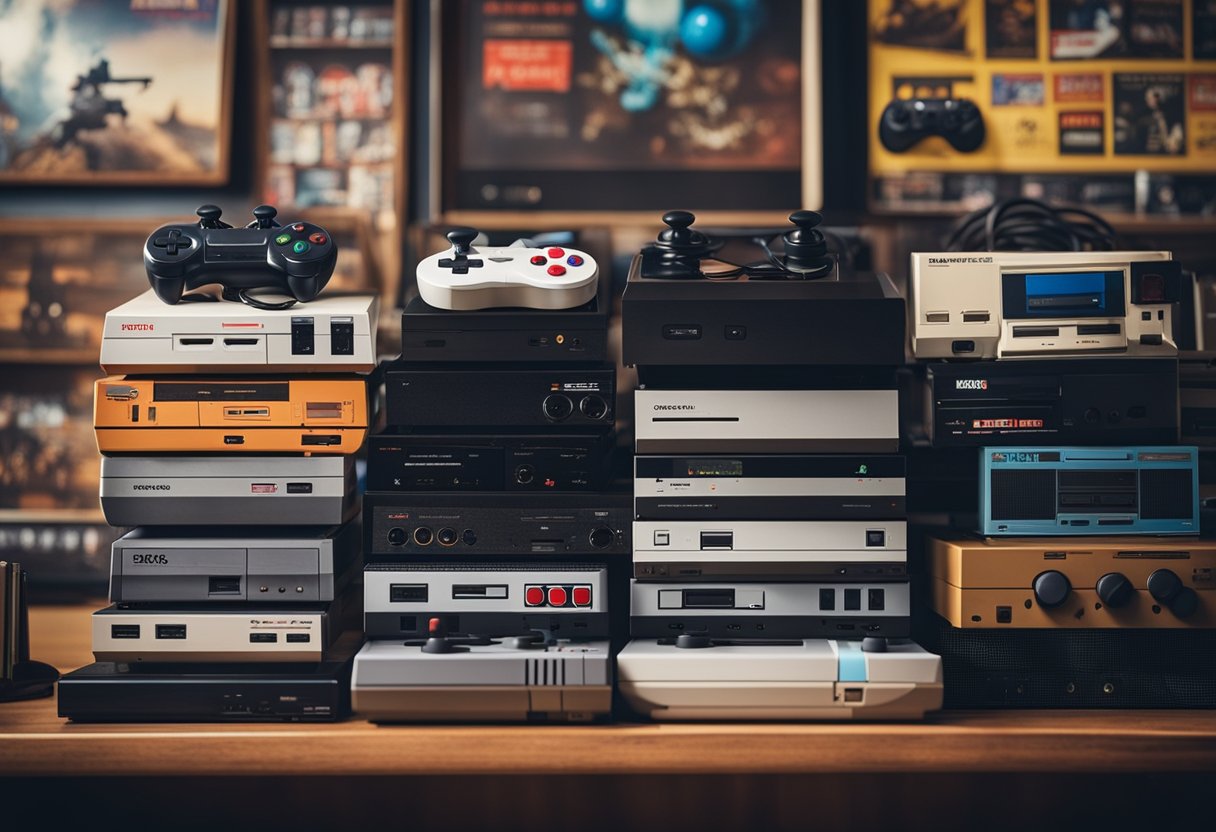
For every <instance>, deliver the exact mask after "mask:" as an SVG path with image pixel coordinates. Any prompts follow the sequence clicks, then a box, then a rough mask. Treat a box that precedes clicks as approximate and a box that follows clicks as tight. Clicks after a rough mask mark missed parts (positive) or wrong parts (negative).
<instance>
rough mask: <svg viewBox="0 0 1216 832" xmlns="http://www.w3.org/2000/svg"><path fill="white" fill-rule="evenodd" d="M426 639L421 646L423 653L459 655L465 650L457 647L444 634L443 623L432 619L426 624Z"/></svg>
mask: <svg viewBox="0 0 1216 832" xmlns="http://www.w3.org/2000/svg"><path fill="white" fill-rule="evenodd" d="M426 631H427V639H426V643H425V644H423V645H422V652H423V653H459V652H462V651H463V650H465V649H467V648H463V647H458V646H457V645H456V643H455V642H453V641H452V640H451V639H450V638H448V636H447V633H445V632H444V629H443V622H442V621H441V620H440V619H438V618H432V619H431V620H430V621H428V622H427V628H426Z"/></svg>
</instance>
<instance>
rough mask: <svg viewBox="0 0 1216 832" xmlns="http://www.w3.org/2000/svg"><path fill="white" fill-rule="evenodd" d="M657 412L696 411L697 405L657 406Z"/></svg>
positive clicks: (655, 407)
mask: <svg viewBox="0 0 1216 832" xmlns="http://www.w3.org/2000/svg"><path fill="white" fill-rule="evenodd" d="M654 409H655V410H696V409H697V406H696V405H695V404H656V405H655V406H654Z"/></svg>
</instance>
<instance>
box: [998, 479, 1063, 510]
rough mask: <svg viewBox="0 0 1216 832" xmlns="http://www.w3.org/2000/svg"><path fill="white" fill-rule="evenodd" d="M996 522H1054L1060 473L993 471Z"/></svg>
mask: <svg viewBox="0 0 1216 832" xmlns="http://www.w3.org/2000/svg"><path fill="white" fill-rule="evenodd" d="M991 483H992V519H993V520H1054V519H1055V516H1056V472H1055V471H1054V470H1050V469H1049V470H1040V471H1033V470H1028V471H993V472H992V474H991Z"/></svg>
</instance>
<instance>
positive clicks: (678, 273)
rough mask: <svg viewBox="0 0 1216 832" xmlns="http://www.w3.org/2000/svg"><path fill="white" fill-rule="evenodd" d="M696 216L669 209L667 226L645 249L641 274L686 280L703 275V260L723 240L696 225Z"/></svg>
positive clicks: (657, 277)
mask: <svg viewBox="0 0 1216 832" xmlns="http://www.w3.org/2000/svg"><path fill="white" fill-rule="evenodd" d="M696 219H697V218H696V217H695V216H694V215H693V213H692V212H691V211H668V212H667V213H666V214H664V215H663V223H664V224H665V225H666V226H667V228H666V229H665V230H663V231H661V232H659V236H658V239H656V240H655V241H654V242H653V243H651V244H650V245H648V246H645V247H644V248H643V249H642V263H641V269H640V274H641V276H642V277H644V278H655V279H660V280H684V279H694V278H700V277H703V276H704V275H702V273H701V259H702V258H704V257H709V256H710V255H712V254H713V253H714V252H715V251H717V250H718V249H720V248H721V247H722V243H721V242H720V241H718V240H715V239H713V238H712V237H710V236H708V235H706V234H702V233H701V232H700V231H698V230H697V229H695V228H693V227H692V224H693V222H695V221H696Z"/></svg>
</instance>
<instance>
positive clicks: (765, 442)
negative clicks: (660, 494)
mask: <svg viewBox="0 0 1216 832" xmlns="http://www.w3.org/2000/svg"><path fill="white" fill-rule="evenodd" d="M633 402H634V411H635V419H634V431H635V435H636V445H637V452H638V453H639V454H745V453H746V454H795V453H839V454H870V453H875V454H880V453H896V452H897V451H898V450H899V391H897V390H647V389H640V390H638V391H637V392H635V393H634V397H633Z"/></svg>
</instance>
